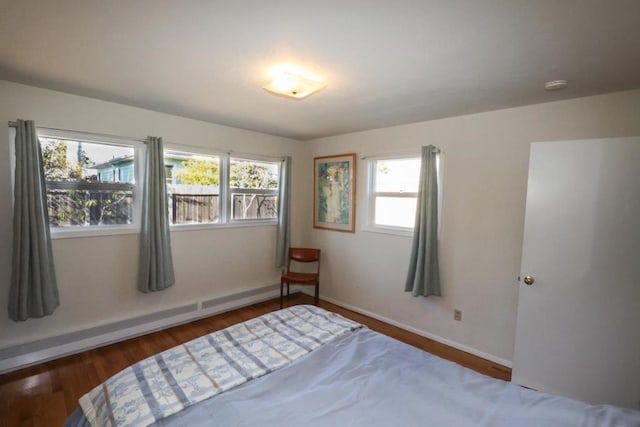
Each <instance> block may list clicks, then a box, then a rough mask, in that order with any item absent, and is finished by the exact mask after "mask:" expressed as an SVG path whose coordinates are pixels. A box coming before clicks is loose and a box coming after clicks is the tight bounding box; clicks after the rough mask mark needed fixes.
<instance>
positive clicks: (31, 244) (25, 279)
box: [9, 120, 60, 321]
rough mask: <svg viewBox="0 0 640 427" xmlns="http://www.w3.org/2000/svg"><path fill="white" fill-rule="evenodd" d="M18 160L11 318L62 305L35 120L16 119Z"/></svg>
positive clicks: (46, 311)
mask: <svg viewBox="0 0 640 427" xmlns="http://www.w3.org/2000/svg"><path fill="white" fill-rule="evenodd" d="M15 160H16V170H15V186H14V203H13V262H12V271H11V285H10V288H9V317H10V318H11V319H12V320H15V321H18V320H27V319H28V318H30V317H43V316H48V315H50V314H52V313H53V311H54V310H55V309H56V307H58V306H59V305H60V299H59V297H58V285H57V283H56V272H55V267H54V264H53V251H52V250H51V232H50V230H49V217H48V215H47V194H46V187H45V181H44V167H43V162H42V152H41V151H40V142H39V141H38V136H37V134H36V127H35V124H34V123H33V121H30V120H29V121H24V120H18V121H17V125H16V138H15Z"/></svg>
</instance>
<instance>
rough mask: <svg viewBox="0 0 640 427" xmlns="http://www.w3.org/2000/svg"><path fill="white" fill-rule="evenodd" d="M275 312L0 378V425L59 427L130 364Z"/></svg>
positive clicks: (448, 350) (418, 343) (503, 371)
mask: <svg viewBox="0 0 640 427" xmlns="http://www.w3.org/2000/svg"><path fill="white" fill-rule="evenodd" d="M312 302H313V298H312V297H310V296H307V295H304V294H293V295H291V297H290V300H289V302H288V303H287V304H288V305H294V304H311V303H312ZM320 306H321V307H323V308H326V309H328V310H331V311H334V312H336V313H340V314H342V315H343V316H345V317H348V318H350V319H353V320H355V321H357V322H360V323H362V324H364V325H367V326H368V327H369V328H370V329H372V330H375V331H378V332H381V333H383V334H385V335H389V336H391V337H394V338H396V339H398V340H400V341H404V342H406V343H407V344H410V345H413V346H415V347H418V348H421V349H423V350H425V351H428V352H430V353H433V354H436V355H438V356H440V357H443V358H445V359H449V360H452V361H454V362H457V363H459V364H461V365H463V366H466V367H468V368H471V369H474V370H476V371H478V372H480V373H483V374H485V375H489V376H492V377H495V378H499V379H503V380H507V381H508V380H510V379H511V370H510V369H509V368H506V367H504V366H501V365H498V364H496V363H493V362H490V361H488V360H484V359H481V358H479V357H477V356H474V355H472V354H469V353H465V352H463V351H460V350H457V349H454V348H452V347H449V346H447V345H444V344H440V343H438V342H436V341H433V340H430V339H428V338H424V337H422V336H420V335H416V334H414V333H412V332H408V331H406V330H403V329H400V328H397V327H395V326H392V325H389V324H387V323H384V322H381V321H378V320H375V319H372V318H370V317H367V316H363V315H361V314H358V313H355V312H353V311H351V310H347V309H345V308H342V307H339V306H337V305H334V304H331V303H328V302H325V301H321V302H320ZM278 308H279V303H278V300H277V299H274V300H270V301H267V302H263V303H259V304H255V305H252V306H249V307H244V308H241V309H238V310H233V311H230V312H227V313H223V314H219V315H217V316H212V317H209V318H206V319H202V320H198V321H195V322H192V323H188V324H185V325H181V326H176V327H173V328H169V329H165V330H163V331H159V332H155V333H152V334H148V335H144V336H142V337H138V338H133V339H130V340H127V341H124V342H121V343H117V344H112V345H109V346H105V347H100V348H97V349H94V350H89V351H85V352H83V353H80V354H77V355H73V356H68V357H65V358H62V359H58V360H54V361H51V362H48V363H43V364H41V365H37V366H34V367H31V368H26V369H22V370H19V371H16V372H11V373H9V374H5V375H1V376H0V426H2V427H13V426H20V427H26V426H34V427H35V426H61V425H62V424H63V423H64V420H65V419H66V418H67V417H68V416H69V415H70V414H71V412H73V410H74V409H75V408H76V406H77V405H78V399H79V398H80V397H81V396H82V395H83V394H85V393H86V392H87V391H89V390H91V389H92V388H93V387H95V386H96V385H98V384H100V383H101V382H102V381H104V380H106V379H107V378H109V377H110V376H112V375H113V374H115V373H117V372H119V371H121V370H122V369H124V368H126V367H127V366H129V365H131V364H132V363H135V362H137V361H139V360H142V359H144V358H146V357H148V356H151V355H152V354H155V353H157V352H159V351H163V350H166V349H168V348H171V347H173V346H175V345H178V344H181V343H183V342H186V341H189V340H192V339H194V338H197V337H199V336H201V335H204V334H207V333H210V332H213V331H216V330H219V329H223V328H225V327H227V326H230V325H233V324H235V323H238V322H242V321H244V320H248V319H251V318H253V317H256V316H260V315H262V314H265V313H268V312H270V311H273V310H277V309H278Z"/></svg>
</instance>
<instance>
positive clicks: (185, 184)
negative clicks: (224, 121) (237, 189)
mask: <svg viewBox="0 0 640 427" xmlns="http://www.w3.org/2000/svg"><path fill="white" fill-rule="evenodd" d="M164 163H165V178H166V179H167V194H168V196H169V220H170V222H171V224H207V223H216V222H219V221H220V157H218V156H209V155H198V154H192V153H185V152H179V151H165V154H164Z"/></svg>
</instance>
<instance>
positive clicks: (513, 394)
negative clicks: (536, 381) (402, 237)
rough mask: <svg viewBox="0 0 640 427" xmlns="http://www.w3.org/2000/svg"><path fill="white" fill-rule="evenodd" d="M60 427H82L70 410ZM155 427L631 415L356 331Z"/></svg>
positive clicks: (600, 419)
mask: <svg viewBox="0 0 640 427" xmlns="http://www.w3.org/2000/svg"><path fill="white" fill-rule="evenodd" d="M65 425H66V426H88V425H89V424H88V422H87V420H86V418H85V417H84V415H83V413H82V412H81V411H80V410H79V409H78V410H76V411H75V412H74V413H73V414H72V415H71V416H70V418H69V419H68V420H67V422H66V424H65ZM153 425H157V426H282V427H286V426H305V427H313V426H459V427H464V426H473V427H477V426H505V427H506V426H509V427H512V426H524V427H527V426H540V427H543V426H544V427H553V426H593V427H596V426H597V427H602V426H620V427H640V411H635V410H632V409H623V408H618V407H614V406H609V405H588V404H586V403H583V402H579V401H576V400H572V399H568V398H565V397H560V396H553V395H549V394H544V393H539V392H536V391H533V390H528V389H525V388H522V387H520V386H517V385H515V384H512V383H508V382H505V381H501V380H497V379H493V378H489V377H487V376H484V375H482V374H479V373H477V372H475V371H472V370H470V369H467V368H464V367H462V366H460V365H457V364H455V363H453V362H449V361H447V360H444V359H441V358H439V357H437V356H434V355H432V354H429V353H426V352H424V351H422V350H420V349H417V348H415V347H412V346H409V345H407V344H404V343H402V342H399V341H397V340H395V339H392V338H389V337H387V336H385V335H382V334H379V333H376V332H374V331H371V330H369V329H366V328H362V329H358V330H355V331H353V332H350V333H347V334H344V335H342V336H340V337H338V338H336V339H335V340H333V341H330V342H328V343H327V344H325V345H323V346H322V347H319V348H317V349H316V350H314V351H312V352H310V353H308V354H306V355H304V356H302V357H300V358H299V359H297V360H295V361H294V362H293V363H291V364H289V365H287V366H285V367H283V368H282V369H279V370H276V371H273V372H271V373H269V374H267V375H265V376H262V377H260V378H257V379H253V380H251V381H249V382H247V383H244V384H242V385H240V386H238V387H235V388H233V389H231V390H228V391H225V392H224V393H221V394H219V395H216V396H214V397H212V398H210V399H208V400H205V401H203V402H200V403H198V404H196V405H194V406H191V407H189V408H187V409H185V410H183V411H181V412H179V413H177V414H174V415H171V416H169V417H168V418H165V419H162V420H160V421H158V422H157V423H155V424H153Z"/></svg>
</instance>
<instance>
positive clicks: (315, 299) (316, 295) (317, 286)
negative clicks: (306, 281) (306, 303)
mask: <svg viewBox="0 0 640 427" xmlns="http://www.w3.org/2000/svg"><path fill="white" fill-rule="evenodd" d="M314 302H315V304H316V305H320V283H316V293H315V298H314Z"/></svg>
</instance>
